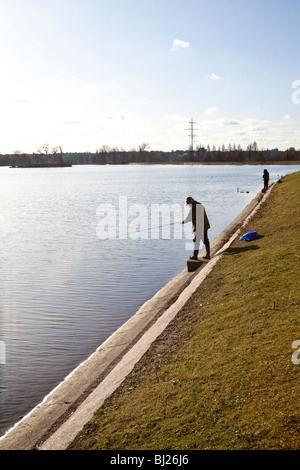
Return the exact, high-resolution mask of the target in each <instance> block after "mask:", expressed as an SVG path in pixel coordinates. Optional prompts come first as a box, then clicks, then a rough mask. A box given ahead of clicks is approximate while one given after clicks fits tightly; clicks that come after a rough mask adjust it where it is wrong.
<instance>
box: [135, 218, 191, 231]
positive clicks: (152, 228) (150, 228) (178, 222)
mask: <svg viewBox="0 0 300 470" xmlns="http://www.w3.org/2000/svg"><path fill="white" fill-rule="evenodd" d="M181 223H182V221H181V220H178V221H177V222H170V223H169V224H163V225H157V226H156V227H148V228H146V229H143V230H135V231H134V233H142V232H148V231H149V230H154V229H157V228H162V227H167V226H168V227H169V226H171V225H175V224H181Z"/></svg>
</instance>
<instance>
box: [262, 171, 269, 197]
mask: <svg viewBox="0 0 300 470" xmlns="http://www.w3.org/2000/svg"><path fill="white" fill-rule="evenodd" d="M269 178H270V175H269V172H268V170H264V173H263V180H264V189H263V191H264V192H265V191H267V189H268V187H269Z"/></svg>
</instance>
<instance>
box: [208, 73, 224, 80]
mask: <svg viewBox="0 0 300 470" xmlns="http://www.w3.org/2000/svg"><path fill="white" fill-rule="evenodd" d="M208 77H209V78H210V79H211V80H222V79H223V77H220V76H219V75H216V74H215V73H211V74H210V75H208Z"/></svg>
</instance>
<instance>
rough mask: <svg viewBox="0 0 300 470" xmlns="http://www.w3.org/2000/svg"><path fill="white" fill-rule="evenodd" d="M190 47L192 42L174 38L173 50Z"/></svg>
mask: <svg viewBox="0 0 300 470" xmlns="http://www.w3.org/2000/svg"><path fill="white" fill-rule="evenodd" d="M188 47H190V43H189V42H186V41H181V40H180V39H174V41H173V44H172V48H171V51H178V50H179V49H187V48H188Z"/></svg>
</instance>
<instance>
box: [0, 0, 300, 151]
mask: <svg viewBox="0 0 300 470" xmlns="http://www.w3.org/2000/svg"><path fill="white" fill-rule="evenodd" d="M299 18H300V2H299V0H0V58H1V74H0V81H1V86H0V100H1V101H0V103H1V112H0V153H2V154H5V153H13V152H15V151H20V152H25V153H32V152H37V151H38V150H39V149H40V148H42V147H43V145H44V144H45V143H47V144H48V145H49V146H50V148H51V149H52V148H54V147H57V146H61V147H62V148H63V151H64V152H86V151H89V152H95V151H96V150H98V149H100V148H101V147H103V146H104V145H106V146H109V147H117V148H119V149H124V150H126V151H129V150H131V149H137V148H138V147H139V146H140V145H142V144H144V143H147V144H148V146H149V148H150V150H162V151H171V150H186V149H187V148H188V147H189V145H190V134H191V132H190V122H191V120H193V121H194V123H195V124H194V134H195V135H194V145H195V146H198V145H201V146H204V147H207V146H208V145H209V146H210V147H212V146H213V145H214V146H215V147H216V148H218V146H222V145H223V144H224V145H225V147H227V146H228V145H229V144H231V145H233V144H236V145H241V147H242V148H244V149H245V148H246V147H247V145H249V144H250V143H252V142H254V141H255V142H257V144H258V147H259V148H263V149H272V148H279V149H281V150H285V149H286V148H289V147H295V148H297V149H300V62H299V44H300V40H299V39H300V30H299Z"/></svg>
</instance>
